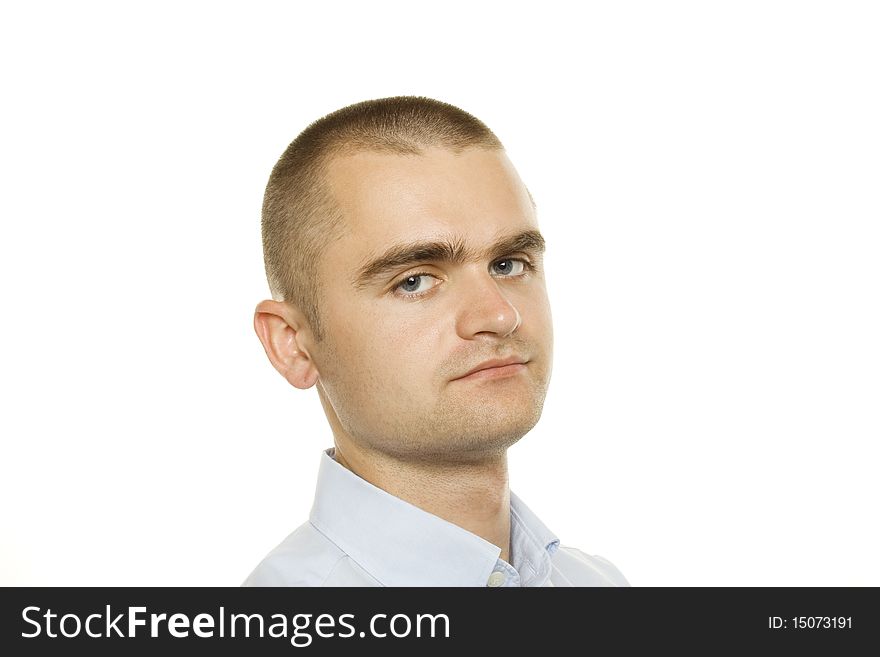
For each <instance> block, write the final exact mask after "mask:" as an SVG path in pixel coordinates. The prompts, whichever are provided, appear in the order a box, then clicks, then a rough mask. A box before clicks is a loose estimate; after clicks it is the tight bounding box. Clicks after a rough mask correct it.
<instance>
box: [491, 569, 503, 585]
mask: <svg viewBox="0 0 880 657" xmlns="http://www.w3.org/2000/svg"><path fill="white" fill-rule="evenodd" d="M506 579H507V578H506V577H505V576H504V573H499V572H498V571H497V570H496V571H495V572H494V573H492V574H491V575H489V583H488V584H487V586H501V585H502V584H504V581H505V580H506Z"/></svg>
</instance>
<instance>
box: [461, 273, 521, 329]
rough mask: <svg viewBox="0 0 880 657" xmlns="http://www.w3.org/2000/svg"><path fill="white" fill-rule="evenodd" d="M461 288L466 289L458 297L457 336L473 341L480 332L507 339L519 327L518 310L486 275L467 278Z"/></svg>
mask: <svg viewBox="0 0 880 657" xmlns="http://www.w3.org/2000/svg"><path fill="white" fill-rule="evenodd" d="M463 285H464V286H466V290H465V291H464V293H463V294H462V295H461V297H460V303H461V306H460V311H459V314H458V321H457V331H458V335H459V337H461V338H463V339H472V338H473V337H474V336H475V335H477V334H479V333H494V334H495V335H497V336H498V337H502V338H506V337H508V336H509V335H512V334H513V333H514V331H516V329H518V328H519V326H520V324H522V317H520V314H519V310H517V308H516V306H514V305H513V304H512V303H511V302H510V300H509V299H508V297H507V296H506V295H505V293H504V291H503V290H502V288H501V286H500V285H499V283H498V281H496V280H495V278H493V277H492V276H491V275H490V274H489V273H488V272H485V271H484V272H481V273H479V274H475V275H473V276H470V277H467V278H466V279H465V280H464V282H463Z"/></svg>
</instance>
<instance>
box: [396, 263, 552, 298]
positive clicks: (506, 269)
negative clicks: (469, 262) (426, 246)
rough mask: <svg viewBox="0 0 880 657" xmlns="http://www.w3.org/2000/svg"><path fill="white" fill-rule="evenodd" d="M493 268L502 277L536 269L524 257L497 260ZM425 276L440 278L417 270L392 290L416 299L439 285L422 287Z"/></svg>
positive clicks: (514, 276) (516, 275)
mask: <svg viewBox="0 0 880 657" xmlns="http://www.w3.org/2000/svg"><path fill="white" fill-rule="evenodd" d="M492 268H493V269H495V270H496V271H498V272H500V274H501V278H519V277H521V276H524V275H525V274H527V273H529V272H532V271H534V270H535V267H534V265H532V263H530V262H529V261H527V260H523V259H522V258H505V259H504V260H496V261H495V262H493V263H492ZM425 278H433V279H435V280H438V281H439V280H440V279H438V278H437V277H436V276H434V275H433V274H429V273H428V272H416V273H414V274H409V275H408V276H406V277H405V278H403V279H402V280H401V281H400V282H399V283H397V285H395V286H394V289H393V290H392V292H394V293H398V291H400V292H401V294H397V296H401V297H403V298H405V299H415V298H418V297H421V296H424V295H426V294H428V293H429V292H430V291H431V290H432V289H433V288H435V287H437V286H436V285H432V286H430V287H427V288H424V289H420V287H421V285H420V283H421V281H422V279H425Z"/></svg>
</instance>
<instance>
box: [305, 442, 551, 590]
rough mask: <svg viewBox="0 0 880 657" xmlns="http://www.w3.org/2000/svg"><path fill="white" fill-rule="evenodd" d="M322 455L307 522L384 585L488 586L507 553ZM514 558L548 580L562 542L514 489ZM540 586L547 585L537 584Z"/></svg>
mask: <svg viewBox="0 0 880 657" xmlns="http://www.w3.org/2000/svg"><path fill="white" fill-rule="evenodd" d="M334 454H335V449H334V448H333V447H331V448H329V449H325V450H324V451H323V452H322V454H321V465H320V468H319V470H318V483H317V487H316V491H315V501H314V504H313V506H312V510H311V513H310V515H309V521H310V522H311V523H312V525H314V527H315V528H316V529H318V531H320V532H321V533H323V534H324V535H325V536H327V538H329V539H330V540H331V541H333V542H334V543H335V544H336V545H337V546H339V548H340V549H341V550H342V551H343V552H345V553H346V554H347V555H348V556H349V557H351V558H352V559H353V560H354V561H355V562H357V563H358V565H360V566H361V567H362V568H364V569H365V570H366V571H367V572H368V573H370V575H372V576H373V577H374V578H376V579H377V580H378V581H379V583H380V584H382V585H383V586H485V584H486V581H487V580H488V577H489V575H490V574H491V573H492V571H493V570H494V569H495V566H496V564H497V563H498V561H499V559H498V557H499V556H500V554H501V548H499V547H498V546H497V545H493V544H492V543H490V542H488V541H486V540H485V539H483V538H481V537H479V536H477V535H476V534H474V533H472V532H469V531H467V530H466V529H463V528H461V527H459V526H458V525H455V524H453V523H451V522H448V521H446V520H444V519H442V518H440V517H439V516H436V515H434V514H432V513H428V512H427V511H424V510H423V509H420V508H419V507H417V506H415V505H413V504H410V503H409V502H406V501H404V500H402V499H400V498H398V497H395V496H394V495H391V494H390V493H388V492H386V491H384V490H382V489H381V488H378V487H376V486H374V485H373V484H371V483H370V482H368V481H366V480H365V479H362V478H361V477H359V476H358V475H356V474H355V473H353V472H352V471H350V470H348V469H347V468H345V467H344V466H342V465H341V464H340V463H338V462H337V461H336V460H335V458H334ZM510 520H511V549H510V552H511V555H510V556H511V561H512V562H513V565H514V566H515V567H517V568H518V569H521V570H522V569H523V568H524V567H525V569H526V570H527V571H529V572H521V576H522V577H523V581H524V584H525V582H526V580H536V579H539V580H542V581H543V580H546V579H547V578H548V577H549V575H550V570H551V564H550V556H551V555H552V554H553V553H554V552H555V551H556V549H557V548H558V545H559V539H558V538H556V536H555V535H554V534H553V532H551V531H550V530H549V529H548V528H547V527H546V526H545V525H544V524H543V523H542V522H541V521H540V520H539V519H538V518H537V516H536V515H535V514H534V513H533V512H532V511H531V510H530V509H529V508H528V507H527V506H526V505H525V504H524V503H523V502H522V500H520V499H519V498H518V497H517V496H516V495H515V494H514V493H513V492H512V491H511V492H510ZM538 585H541V584H538Z"/></svg>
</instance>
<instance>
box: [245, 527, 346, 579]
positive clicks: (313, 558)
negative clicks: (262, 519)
mask: <svg viewBox="0 0 880 657" xmlns="http://www.w3.org/2000/svg"><path fill="white" fill-rule="evenodd" d="M344 560H346V555H345V553H344V552H343V551H342V550H340V549H339V547H338V546H337V545H336V544H335V543H333V542H332V541H331V540H329V539H328V538H327V537H326V536H324V535H323V534H322V533H321V532H319V531H318V530H317V529H315V527H314V526H313V525H312V524H311V523H310V522H305V523H303V524H302V525H300V526H299V527H297V529H296V530H295V531H294V532H293V533H291V534H290V535H289V536H288V537H287V538H285V539H284V540H283V541H282V542H281V543H280V544H279V545H277V546H276V547H275V548H274V549H273V550H272V551H271V552H269V554H268V555H266V557H265V558H264V559H263V560H262V561H261V562H260V563H259V564H258V565H257V567H256V568H255V569H254V570H253V572H251V574H250V575H248V578H247V579H246V580H245V581H244V583H243V584H242V586H323V585H324V582H325V581H326V580H327V579H328V577H329V576H330V575H331V574H332V573H333V571H334V568H336V566H337V564H339V563H340V562H341V561H344Z"/></svg>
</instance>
